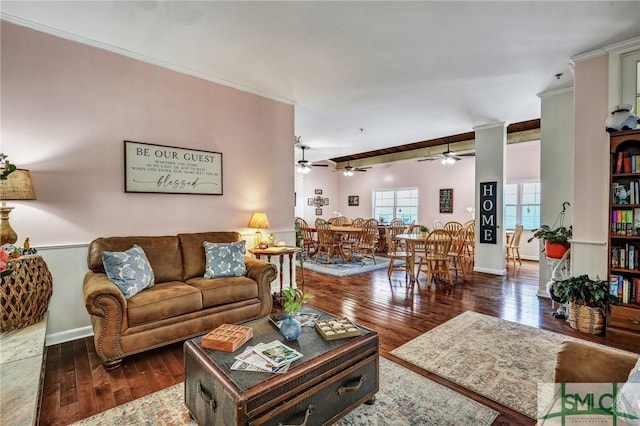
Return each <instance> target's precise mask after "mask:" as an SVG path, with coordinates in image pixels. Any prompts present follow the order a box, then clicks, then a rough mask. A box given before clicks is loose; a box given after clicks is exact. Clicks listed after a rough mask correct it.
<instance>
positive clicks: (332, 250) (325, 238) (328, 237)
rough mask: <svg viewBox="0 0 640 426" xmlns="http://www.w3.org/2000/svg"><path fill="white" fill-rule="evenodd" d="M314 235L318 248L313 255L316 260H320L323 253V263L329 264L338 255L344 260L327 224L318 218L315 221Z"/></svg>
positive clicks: (338, 244) (329, 225)
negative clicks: (316, 238)
mask: <svg viewBox="0 0 640 426" xmlns="http://www.w3.org/2000/svg"><path fill="white" fill-rule="evenodd" d="M316 233H317V234H318V248H317V250H316V253H315V255H314V258H315V259H316V260H320V254H321V253H325V256H326V257H325V263H330V262H331V259H332V258H333V256H334V255H340V256H341V257H343V258H344V256H343V253H342V250H341V247H340V243H339V242H337V241H336V239H335V234H334V233H333V232H332V231H331V224H330V223H329V222H327V221H325V220H324V219H320V218H318V219H316Z"/></svg>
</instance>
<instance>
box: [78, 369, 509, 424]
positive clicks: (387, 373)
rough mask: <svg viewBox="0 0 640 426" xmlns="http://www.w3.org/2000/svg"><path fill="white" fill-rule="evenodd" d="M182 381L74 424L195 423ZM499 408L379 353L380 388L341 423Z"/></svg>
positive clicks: (443, 419) (461, 419)
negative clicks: (490, 406) (374, 395)
mask: <svg viewBox="0 0 640 426" xmlns="http://www.w3.org/2000/svg"><path fill="white" fill-rule="evenodd" d="M183 401H184V385H183V384H178V385H175V386H172V387H170V388H167V389H163V390H161V391H158V392H156V393H153V394H151V395H147V396H145V397H143V398H140V399H137V400H135V401H132V402H129V403H127V404H124V405H121V406H119V407H116V408H112V409H111V410H108V411H105V412H103V413H100V414H96V415H95V416H93V417H89V418H87V419H84V420H82V421H80V422H77V423H74V425H78V426H80V425H82V426H89V425H90V426H96V425H105V426H106V425H109V426H111V425H115V424H119V425H142V424H144V425H158V426H160V425H195V424H196V423H195V422H194V421H193V420H191V418H190V417H189V412H188V410H187V407H186V406H185V405H184V402H183ZM497 417H498V412H496V411H494V410H492V409H490V408H487V407H485V406H484V405H481V404H479V403H477V402H475V401H473V400H471V399H469V398H467V397H465V396H463V395H461V394H459V393H457V392H455V391H453V390H451V389H449V388H447V387H444V386H442V385H440V384H438V383H436V382H433V381H431V380H429V379H427V378H425V377H422V376H420V375H419V374H416V373H414V372H412V371H410V370H407V369H406V368H404V367H402V366H400V365H398V364H396V363H394V362H392V361H389V360H387V359H384V358H380V390H379V391H378V393H377V395H376V401H375V403H374V404H373V405H366V404H362V405H361V406H359V407H357V408H356V409H355V410H353V411H352V412H351V413H349V414H347V415H346V416H345V417H344V418H342V419H340V420H339V421H338V423H336V424H337V425H340V426H352V425H452V426H453V425H474V426H476V425H477V426H480V425H490V424H492V423H493V421H494V420H495V419H496V418H497Z"/></svg>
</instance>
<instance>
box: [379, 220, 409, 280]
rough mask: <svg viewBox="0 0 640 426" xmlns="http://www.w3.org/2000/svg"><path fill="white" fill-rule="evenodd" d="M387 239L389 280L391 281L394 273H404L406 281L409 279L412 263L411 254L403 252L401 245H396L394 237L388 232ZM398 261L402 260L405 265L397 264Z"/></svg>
mask: <svg viewBox="0 0 640 426" xmlns="http://www.w3.org/2000/svg"><path fill="white" fill-rule="evenodd" d="M385 238H386V240H387V257H388V258H389V268H387V276H388V277H389V280H391V274H393V272H394V271H404V279H405V281H406V280H407V279H408V277H409V272H410V270H409V268H408V265H409V263H410V262H409V256H410V253H409V252H407V251H405V250H403V249H402V247H401V246H400V245H397V244H395V242H394V241H393V237H392V236H391V234H389V233H388V232H387V234H386V235H385ZM397 260H402V261H404V263H401V264H397V263H396V261H397Z"/></svg>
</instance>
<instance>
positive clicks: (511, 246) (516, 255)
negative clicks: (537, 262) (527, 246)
mask: <svg viewBox="0 0 640 426" xmlns="http://www.w3.org/2000/svg"><path fill="white" fill-rule="evenodd" d="M523 231H524V226H522V225H516V228H515V231H514V232H513V236H512V237H511V239H510V240H509V243H508V244H507V246H506V258H507V264H508V263H509V260H512V261H513V266H516V260H517V261H518V263H519V264H520V265H522V259H521V258H520V238H521V237H522V232H523Z"/></svg>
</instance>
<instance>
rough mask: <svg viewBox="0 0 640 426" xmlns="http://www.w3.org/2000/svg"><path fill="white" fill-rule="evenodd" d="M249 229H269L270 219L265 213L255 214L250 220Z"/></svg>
mask: <svg viewBox="0 0 640 426" xmlns="http://www.w3.org/2000/svg"><path fill="white" fill-rule="evenodd" d="M247 226H248V227H249V228H257V229H264V228H268V227H269V219H267V214H266V213H263V212H253V214H252V215H251V219H249V225H247Z"/></svg>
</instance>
